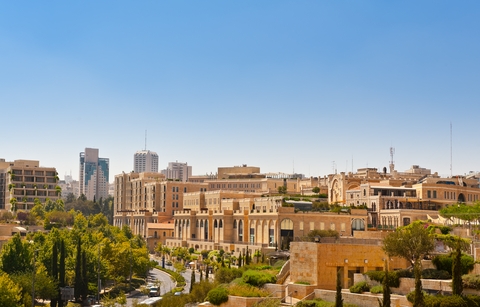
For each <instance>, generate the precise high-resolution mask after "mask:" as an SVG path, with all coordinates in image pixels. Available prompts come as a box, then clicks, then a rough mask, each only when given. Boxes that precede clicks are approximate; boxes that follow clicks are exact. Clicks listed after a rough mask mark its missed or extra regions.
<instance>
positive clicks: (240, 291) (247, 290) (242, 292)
mask: <svg viewBox="0 0 480 307" xmlns="http://www.w3.org/2000/svg"><path fill="white" fill-rule="evenodd" d="M228 294H230V295H234V296H243V297H267V296H268V295H269V293H268V292H267V291H266V290H263V289H260V288H256V287H253V286H250V285H249V284H232V285H230V286H229V287H228Z"/></svg>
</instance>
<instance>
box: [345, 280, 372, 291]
mask: <svg viewBox="0 0 480 307" xmlns="http://www.w3.org/2000/svg"><path fill="white" fill-rule="evenodd" d="M368 291H370V286H369V285H368V283H367V282H366V281H361V282H357V283H356V284H354V285H353V286H351V287H350V292H352V293H363V292H368Z"/></svg>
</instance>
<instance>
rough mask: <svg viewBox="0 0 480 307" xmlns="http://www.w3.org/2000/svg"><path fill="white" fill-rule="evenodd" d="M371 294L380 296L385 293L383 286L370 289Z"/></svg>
mask: <svg viewBox="0 0 480 307" xmlns="http://www.w3.org/2000/svg"><path fill="white" fill-rule="evenodd" d="M370 292H372V293H374V294H378V293H383V286H380V285H379V286H373V287H372V288H371V289H370Z"/></svg>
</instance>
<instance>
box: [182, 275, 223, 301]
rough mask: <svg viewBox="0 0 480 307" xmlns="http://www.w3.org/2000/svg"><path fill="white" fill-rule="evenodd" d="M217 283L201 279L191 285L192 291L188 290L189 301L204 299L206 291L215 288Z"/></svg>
mask: <svg viewBox="0 0 480 307" xmlns="http://www.w3.org/2000/svg"><path fill="white" fill-rule="evenodd" d="M216 286H217V284H215V283H213V282H209V281H208V280H202V281H200V282H197V283H195V284H194V285H193V288H192V292H190V294H189V296H190V301H191V302H193V303H201V302H203V301H204V300H205V298H206V297H207V295H208V292H210V290H212V289H213V288H215V287H216Z"/></svg>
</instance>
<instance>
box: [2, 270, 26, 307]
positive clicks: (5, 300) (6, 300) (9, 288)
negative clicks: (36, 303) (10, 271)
mask: <svg viewBox="0 0 480 307" xmlns="http://www.w3.org/2000/svg"><path fill="white" fill-rule="evenodd" d="M21 292H22V291H21V288H20V287H19V286H18V285H17V284H16V283H14V282H13V281H12V280H11V279H10V278H9V276H8V275H7V274H5V273H0V307H21V306H22V304H21V299H22V295H21Z"/></svg>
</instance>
